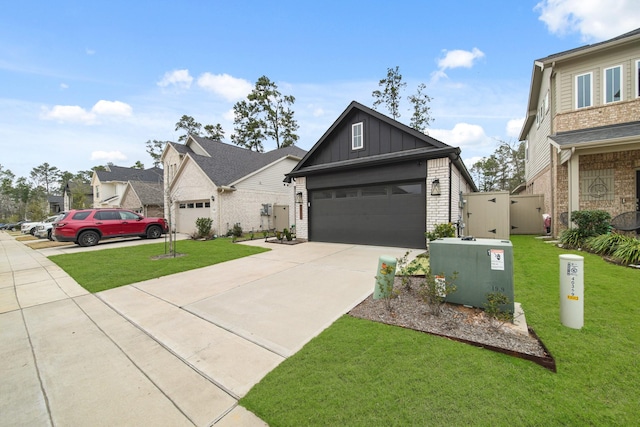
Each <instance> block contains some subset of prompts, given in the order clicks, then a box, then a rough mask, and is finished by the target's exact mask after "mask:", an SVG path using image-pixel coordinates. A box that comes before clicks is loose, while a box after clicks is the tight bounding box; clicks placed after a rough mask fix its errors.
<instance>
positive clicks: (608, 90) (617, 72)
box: [604, 65, 622, 104]
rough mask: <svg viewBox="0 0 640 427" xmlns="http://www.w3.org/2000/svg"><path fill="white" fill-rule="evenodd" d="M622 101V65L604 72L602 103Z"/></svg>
mask: <svg viewBox="0 0 640 427" xmlns="http://www.w3.org/2000/svg"><path fill="white" fill-rule="evenodd" d="M617 101H622V65H618V66H617V67H612V68H606V69H605V70H604V102H605V103H607V104H608V103H610V102H617Z"/></svg>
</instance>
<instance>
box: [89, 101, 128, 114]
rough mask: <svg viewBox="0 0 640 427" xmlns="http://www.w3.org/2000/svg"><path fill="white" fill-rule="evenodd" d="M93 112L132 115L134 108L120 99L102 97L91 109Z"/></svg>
mask: <svg viewBox="0 0 640 427" xmlns="http://www.w3.org/2000/svg"><path fill="white" fill-rule="evenodd" d="M91 112H92V113H95V114H98V115H105V116H127V117H128V116H131V113H132V108H131V106H130V105H129V104H125V103H124V102H120V101H105V100H104V99H101V100H100V101H98V102H96V105H94V106H93V108H92V109H91Z"/></svg>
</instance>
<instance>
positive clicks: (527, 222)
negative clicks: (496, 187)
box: [509, 194, 548, 234]
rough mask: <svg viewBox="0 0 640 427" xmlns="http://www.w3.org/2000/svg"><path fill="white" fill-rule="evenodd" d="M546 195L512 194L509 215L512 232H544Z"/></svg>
mask: <svg viewBox="0 0 640 427" xmlns="http://www.w3.org/2000/svg"><path fill="white" fill-rule="evenodd" d="M543 213H548V212H544V195H542V194H524V195H521V196H511V201H510V206H509V215H510V218H511V234H544V233H545V229H544V219H543V218H542V214H543Z"/></svg>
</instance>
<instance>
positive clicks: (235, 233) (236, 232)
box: [231, 222, 242, 237]
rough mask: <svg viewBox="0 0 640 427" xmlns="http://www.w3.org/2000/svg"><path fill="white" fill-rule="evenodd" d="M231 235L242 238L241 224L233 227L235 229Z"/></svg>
mask: <svg viewBox="0 0 640 427" xmlns="http://www.w3.org/2000/svg"><path fill="white" fill-rule="evenodd" d="M231 235H232V236H234V237H242V227H241V226H240V223H239V222H237V223H235V224H234V225H233V229H232V230H231Z"/></svg>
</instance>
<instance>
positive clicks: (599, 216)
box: [559, 210, 611, 249]
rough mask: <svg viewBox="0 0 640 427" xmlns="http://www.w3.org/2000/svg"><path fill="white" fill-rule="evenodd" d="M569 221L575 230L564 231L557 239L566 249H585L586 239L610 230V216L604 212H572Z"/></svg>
mask: <svg viewBox="0 0 640 427" xmlns="http://www.w3.org/2000/svg"><path fill="white" fill-rule="evenodd" d="M571 221H572V222H573V223H574V224H576V225H577V228H569V229H567V230H564V231H563V232H562V233H561V234H560V237H559V240H560V243H562V246H563V247H567V248H573V249H580V248H582V247H586V241H587V239H589V238H590V237H595V236H599V235H602V234H607V233H608V232H609V230H610V229H611V224H610V222H609V221H611V215H610V214H609V212H605V211H600V210H592V211H573V212H571Z"/></svg>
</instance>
